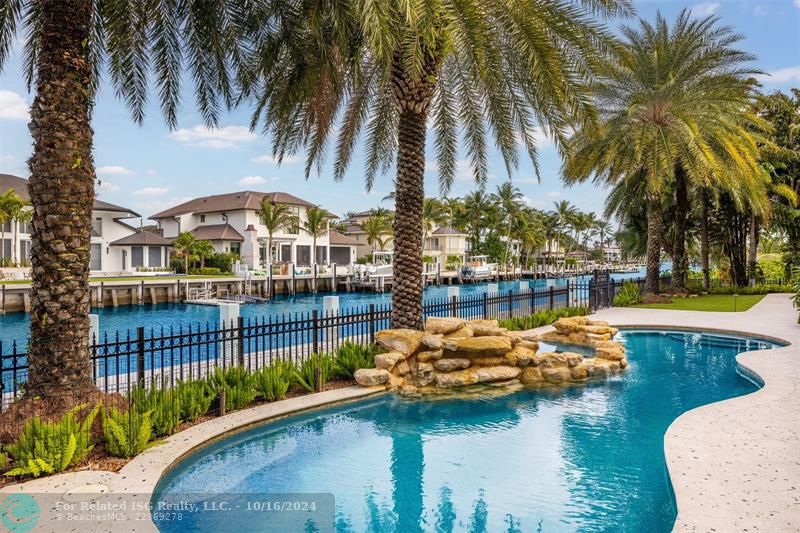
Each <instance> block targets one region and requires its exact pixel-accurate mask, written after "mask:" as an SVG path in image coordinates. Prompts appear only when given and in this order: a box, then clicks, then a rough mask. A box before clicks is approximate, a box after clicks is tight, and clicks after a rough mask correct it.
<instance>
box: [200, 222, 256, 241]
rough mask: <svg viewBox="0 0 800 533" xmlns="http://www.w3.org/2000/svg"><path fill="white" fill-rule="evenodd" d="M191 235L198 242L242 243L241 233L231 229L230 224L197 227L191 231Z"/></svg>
mask: <svg viewBox="0 0 800 533" xmlns="http://www.w3.org/2000/svg"><path fill="white" fill-rule="evenodd" d="M192 235H194V238H195V239H197V240H198V241H240V242H241V241H244V237H242V235H241V233H239V232H238V231H236V230H235V229H233V226H231V225H230V224H209V225H207V226H197V227H196V228H194V229H193V230H192Z"/></svg>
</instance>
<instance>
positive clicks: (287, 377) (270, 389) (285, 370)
mask: <svg viewBox="0 0 800 533" xmlns="http://www.w3.org/2000/svg"><path fill="white" fill-rule="evenodd" d="M293 380H294V366H293V365H287V364H285V363H275V364H273V365H271V366H268V367H265V368H262V369H261V370H259V371H258V372H256V373H255V374H254V375H253V385H254V387H255V389H256V392H257V394H258V396H259V397H261V398H264V399H265V400H267V401H268V402H273V401H275V400H282V399H284V398H285V397H286V391H288V390H289V386H290V385H291V384H292V381H293Z"/></svg>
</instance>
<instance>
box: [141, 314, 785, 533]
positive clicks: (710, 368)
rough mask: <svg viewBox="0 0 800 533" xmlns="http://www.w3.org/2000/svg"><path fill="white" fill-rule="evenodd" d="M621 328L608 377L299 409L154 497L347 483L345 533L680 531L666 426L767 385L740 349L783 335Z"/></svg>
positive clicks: (231, 525)
mask: <svg viewBox="0 0 800 533" xmlns="http://www.w3.org/2000/svg"><path fill="white" fill-rule="evenodd" d="M620 338H621V340H622V341H623V342H624V343H625V344H626V347H627V356H628V360H629V362H630V366H629V369H628V370H627V371H626V372H625V373H624V374H621V375H619V376H617V377H614V378H612V379H610V380H608V381H604V382H595V383H589V384H586V385H585V386H577V387H564V388H545V389H528V390H524V391H521V392H518V393H514V394H510V395H506V396H501V397H492V398H485V399H475V398H470V399H448V400H435V401H432V400H404V399H401V398H398V397H395V396H392V395H386V396H381V397H379V398H377V399H372V400H366V401H363V402H359V403H357V404H350V405H344V406H339V407H333V408H329V409H325V410H322V411H318V412H314V413H310V414H305V415H299V416H296V417H292V418H289V419H286V420H283V421H280V422H276V423H272V424H266V425H262V426H259V427H256V428H253V429H250V430H247V431H244V432H242V433H238V434H236V435H234V436H231V437H229V438H226V439H224V440H222V441H219V442H217V443H214V444H212V445H210V446H208V447H206V448H202V449H201V450H199V451H198V452H196V453H195V454H193V455H190V456H189V457H188V458H186V459H185V460H184V461H182V462H181V463H179V464H178V465H177V466H176V467H175V468H174V469H173V470H172V471H171V472H170V473H169V474H168V475H167V476H166V477H165V478H164V479H162V480H161V482H160V483H159V485H158V487H157V492H156V496H155V500H156V501H170V499H171V498H176V497H178V496H179V495H181V494H183V493H197V492H202V493H227V494H233V493H263V492H269V493H273V492H274V493H332V494H333V497H334V498H335V510H336V517H335V520H336V524H335V530H336V531H337V532H341V533H344V532H350V531H367V530H370V531H402V532H404V533H405V532H413V531H515V532H516V531H544V532H549V531H587V532H594V531H631V532H639V531H648V532H660V531H669V530H670V529H671V528H672V524H673V522H674V520H675V516H676V509H675V504H674V499H673V496H672V492H671V485H670V481H669V476H668V474H667V469H666V464H665V459H664V450H663V443H664V433H665V432H666V429H667V427H668V426H669V424H670V423H671V422H672V421H673V420H674V419H675V418H677V417H678V416H679V415H680V414H681V413H683V412H685V411H687V410H690V409H693V408H695V407H698V406H700V405H704V404H707V403H711V402H716V401H719V400H722V399H726V398H731V397H734V396H740V395H743V394H747V393H749V392H752V391H754V390H756V389H757V386H756V385H755V384H754V383H753V382H751V381H749V380H747V379H744V378H743V377H742V376H741V375H739V374H738V373H737V370H736V362H735V355H736V354H737V353H739V352H742V351H747V350H755V349H765V348H770V347H773V346H774V345H773V344H771V343H769V342H767V341H762V340H755V339H746V338H740V337H734V336H728V335H711V334H699V333H688V332H679V331H642V330H637V331H624V332H622V333H621V334H620ZM211 518H212V516H211V515H210V514H209V513H207V512H199V513H196V514H192V515H189V516H187V517H186V518H185V519H184V521H183V522H180V523H179V522H168V521H162V522H158V523H157V525H158V527H159V528H160V530H161V531H165V532H170V531H186V530H194V528H196V529H197V530H206V531H216V530H221V528H220V529H217V528H216V527H214V526H212V525H211V522H210V520H211ZM225 520H226V522H225V527H224V529H226V530H230V531H237V533H238V532H244V531H254V530H258V529H257V528H258V527H262V526H263V522H256V521H254V518H253V515H252V514H247V513H235V514H228V515H227V516H226V519H225ZM254 527H255V528H256V529H254ZM322 530H323V531H325V529H322Z"/></svg>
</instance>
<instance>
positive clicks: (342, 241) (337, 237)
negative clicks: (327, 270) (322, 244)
mask: <svg viewBox="0 0 800 533" xmlns="http://www.w3.org/2000/svg"><path fill="white" fill-rule="evenodd" d="M330 243H331V244H333V245H339V246H342V245H344V246H358V245H359V244H360V243H359V242H358V241H357V240H355V239H354V238H352V237H348V236H347V235H343V234H341V233H339V232H338V231H336V230H331V234H330Z"/></svg>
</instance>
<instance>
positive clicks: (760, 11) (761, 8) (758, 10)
mask: <svg viewBox="0 0 800 533" xmlns="http://www.w3.org/2000/svg"><path fill="white" fill-rule="evenodd" d="M767 13H769V8H768V7H767V6H765V5H763V4H756V5H755V7H754V8H753V14H754V15H755V16H757V17H763V16H765V15H766V14H767Z"/></svg>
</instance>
